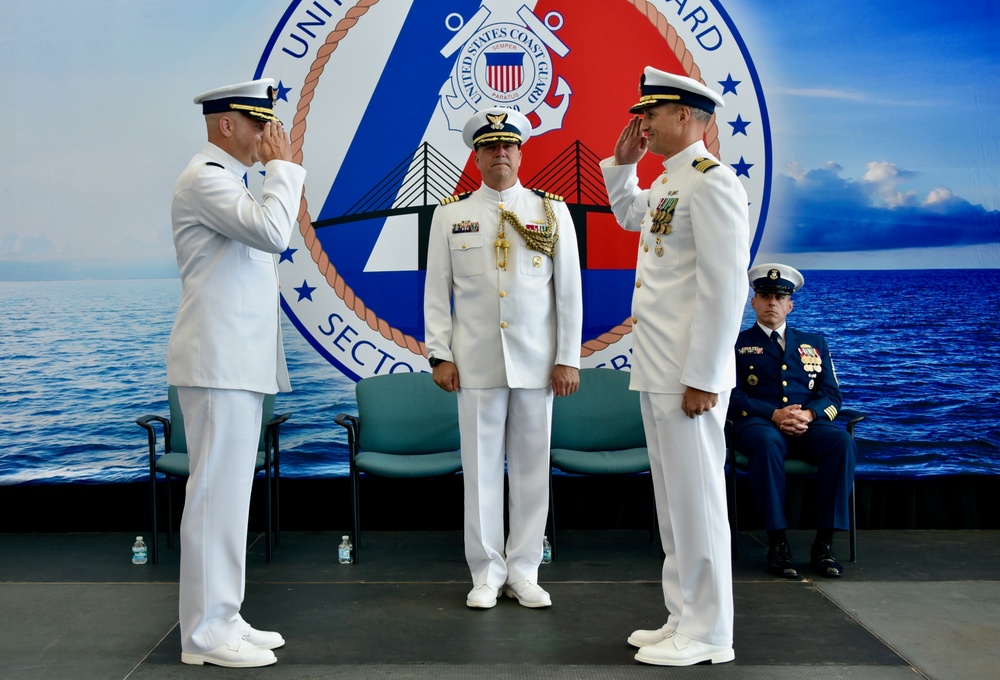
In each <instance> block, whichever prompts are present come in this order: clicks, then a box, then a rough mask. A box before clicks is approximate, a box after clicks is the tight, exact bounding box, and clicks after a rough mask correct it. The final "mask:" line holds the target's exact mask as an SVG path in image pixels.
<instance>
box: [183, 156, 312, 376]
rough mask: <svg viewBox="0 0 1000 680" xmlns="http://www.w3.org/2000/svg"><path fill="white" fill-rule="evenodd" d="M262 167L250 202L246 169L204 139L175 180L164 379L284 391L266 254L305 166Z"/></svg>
mask: <svg viewBox="0 0 1000 680" xmlns="http://www.w3.org/2000/svg"><path fill="white" fill-rule="evenodd" d="M220 166H221V167H220ZM265 170H266V175H265V180H264V187H263V203H258V202H257V201H256V200H254V198H253V196H252V195H251V194H250V191H249V190H248V189H247V188H246V186H245V185H244V184H243V179H242V178H243V176H244V174H245V173H247V172H249V171H250V168H248V167H247V166H245V165H243V163H241V162H240V161H238V160H237V159H236V158H233V157H232V156H230V155H229V154H228V153H226V152H225V151H223V150H222V149H220V148H219V147H218V146H216V145H214V144H211V143H209V144H207V145H206V146H205V148H204V149H202V151H201V152H200V153H198V154H196V155H195V156H194V158H192V159H191V162H190V163H189V164H188V167H187V169H186V170H185V171H184V172H183V173H182V174H181V176H180V178H179V179H178V180H177V185H176V186H175V187H174V198H173V209H172V218H173V235H174V246H175V248H176V250H177V266H178V267H179V268H180V275H181V283H182V286H183V292H182V297H181V302H180V306H179V308H178V310H177V318H176V320H175V322H174V327H173V331H172V332H171V334H170V342H169V344H168V346H167V380H168V382H169V383H170V384H172V385H177V386H182V387H215V388H223V389H238V390H248V391H252V392H260V393H263V394H275V393H276V392H278V391H281V392H288V391H290V390H291V385H290V383H289V380H288V370H287V368H286V366H285V354H284V349H283V347H282V343H281V327H280V325H279V323H278V319H279V307H278V270H277V264H276V263H275V260H274V253H280V252H282V251H284V250H285V249H286V248H287V247H288V242H289V239H290V238H291V234H292V229H293V228H294V226H295V224H296V219H297V217H298V212H299V205H300V203H301V199H302V187H303V184H304V182H305V175H306V171H305V169H303V168H302V166H300V165H297V164H295V163H289V162H287V161H281V160H273V161H271V162H270V163H268V164H267V167H266V168H265Z"/></svg>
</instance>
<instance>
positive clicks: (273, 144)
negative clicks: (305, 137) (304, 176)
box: [257, 121, 292, 165]
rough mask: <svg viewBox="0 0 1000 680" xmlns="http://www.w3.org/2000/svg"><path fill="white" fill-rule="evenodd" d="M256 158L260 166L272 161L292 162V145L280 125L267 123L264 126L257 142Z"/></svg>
mask: <svg viewBox="0 0 1000 680" xmlns="http://www.w3.org/2000/svg"><path fill="white" fill-rule="evenodd" d="M257 158H259V159H260V163H261V165H267V164H268V162H270V161H273V160H279V161H292V143H291V142H290V141H289V139H288V133H287V132H285V130H284V128H282V127H281V123H279V122H277V121H269V122H267V123H266V124H265V125H264V131H263V132H262V133H261V134H260V138H259V139H258V140H257Z"/></svg>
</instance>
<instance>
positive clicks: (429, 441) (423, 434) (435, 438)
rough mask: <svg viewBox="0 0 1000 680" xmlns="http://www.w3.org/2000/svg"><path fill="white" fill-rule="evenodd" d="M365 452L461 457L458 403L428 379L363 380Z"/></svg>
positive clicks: (397, 375) (360, 435)
mask: <svg viewBox="0 0 1000 680" xmlns="http://www.w3.org/2000/svg"><path fill="white" fill-rule="evenodd" d="M354 391H355V395H356V396H357V400H358V423H359V432H358V445H359V447H360V448H361V450H362V451H378V452H379V453H395V454H421V453H440V452H443V451H457V450H458V449H459V447H460V446H461V444H460V439H459V434H458V397H457V396H456V395H455V393H454V392H445V391H444V390H442V389H441V388H440V387H438V386H437V385H435V384H434V380H433V378H431V376H430V374H429V373H393V374H389V375H377V376H373V377H371V378H364V379H362V380H360V381H359V382H358V384H357V385H356V386H355V389H354Z"/></svg>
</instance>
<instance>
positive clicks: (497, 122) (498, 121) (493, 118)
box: [486, 113, 507, 130]
mask: <svg viewBox="0 0 1000 680" xmlns="http://www.w3.org/2000/svg"><path fill="white" fill-rule="evenodd" d="M486 120H488V121H489V122H490V127H491V128H493V129H494V130H503V126H504V123H506V122H507V114H506V113H498V114H490V113H487V114H486Z"/></svg>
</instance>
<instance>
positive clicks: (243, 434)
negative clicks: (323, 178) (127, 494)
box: [167, 79, 306, 668]
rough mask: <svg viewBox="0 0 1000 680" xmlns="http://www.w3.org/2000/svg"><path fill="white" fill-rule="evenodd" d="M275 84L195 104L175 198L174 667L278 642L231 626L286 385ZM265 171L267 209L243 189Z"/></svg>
mask: <svg viewBox="0 0 1000 680" xmlns="http://www.w3.org/2000/svg"><path fill="white" fill-rule="evenodd" d="M275 92H276V91H275V89H274V81H273V80H271V79H263V80H254V81H250V82H246V83H240V84H237V85H230V86H227V87H221V88H218V89H216V90H212V91H210V92H205V93H204V94H200V95H198V96H197V97H195V99H194V103H195V104H200V105H201V107H202V113H203V114H204V116H205V123H206V125H207V129H208V143H207V144H206V145H205V147H204V148H203V149H202V150H201V151H200V152H198V153H197V154H195V156H194V158H192V159H191V162H190V163H189V164H188V166H187V168H186V169H185V170H184V172H182V173H181V176H180V178H179V179H178V180H177V184H176V186H175V187H174V195H173V207H172V211H171V217H172V222H173V235H174V248H175V249H176V251H177V266H178V267H179V269H180V275H181V286H182V293H181V302H180V306H179V307H178V309H177V317H176V319H175V321H174V326H173V330H172V331H171V334H170V342H169V344H168V346H167V380H168V382H169V383H170V384H171V385H176V386H177V394H178V397H179V400H180V407H181V412H182V413H183V415H184V431H185V435H186V437H187V444H188V453H189V455H190V466H191V473H190V476H189V477H188V480H187V487H186V489H187V495H186V497H185V501H184V514H183V516H182V518H181V568H180V629H181V661H182V662H184V663H187V664H196V665H202V664H205V663H210V664H215V665H217V666H228V667H232V668H251V667H256V666H266V665H269V664H272V663H274V662H275V661H277V659H276V658H275V656H274V652H272V651H271V650H272V649H275V648H277V647H281V646H282V645H284V644H285V640H284V639H283V638H282V637H281V635H279V634H278V633H274V632H269V631H261V630H256V629H254V628H251V627H250V624H248V623H247V622H246V621H244V620H243V618H242V617H241V616H240V607H241V605H242V602H243V594H244V584H245V580H246V578H245V577H246V553H247V519H248V516H249V510H250V488H251V485H252V482H253V475H254V466H255V464H256V460H257V444H258V441H259V439H260V428H261V412H262V406H263V401H264V395H265V394H275V393H277V392H278V391H282V392H288V391H290V390H291V386H290V384H289V381H288V371H287V369H286V367H285V354H284V350H283V348H282V344H281V328H280V326H279V324H278V314H279V312H278V269H277V265H276V263H275V260H274V254H275V253H280V252H282V251H284V250H285V249H286V248H288V242H289V239H290V238H291V235H292V229H293V228H294V226H295V223H296V219H297V217H298V213H299V204H300V202H301V200H302V187H303V184H304V182H305V176H306V171H305V170H304V169H303V168H302V166H300V165H299V164H298V163H296V162H294V161H293V160H292V151H291V146H290V144H289V141H288V135H287V134H286V133H285V132H284V130H283V129H282V127H281V121H279V120H278V119H277V118H276V117H275V116H274V111H273V110H272V107H273V103H274V98H275ZM258 161H260V162H261V164H263V166H264V170H265V172H266V175H265V178H264V187H263V201H262V202H258V201H257V200H256V199H255V198H254V197H253V196H252V195H251V194H250V191H249V190H248V189H247V187H246V185H245V184H244V177H245V175H246V174H247V173H248V172H250V169H251V167H252V166H253V165H254V164H255V163H257V162H258Z"/></svg>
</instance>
